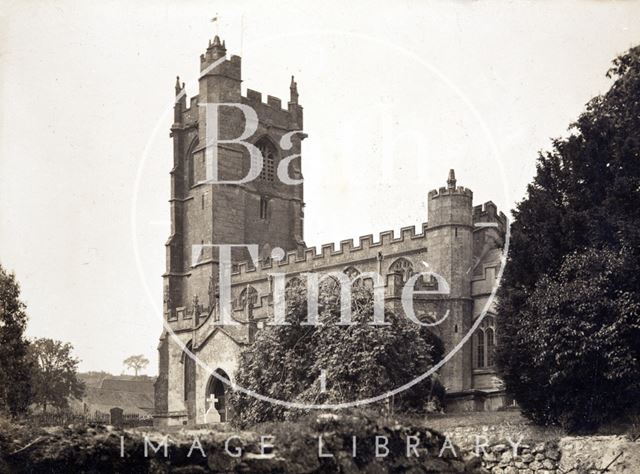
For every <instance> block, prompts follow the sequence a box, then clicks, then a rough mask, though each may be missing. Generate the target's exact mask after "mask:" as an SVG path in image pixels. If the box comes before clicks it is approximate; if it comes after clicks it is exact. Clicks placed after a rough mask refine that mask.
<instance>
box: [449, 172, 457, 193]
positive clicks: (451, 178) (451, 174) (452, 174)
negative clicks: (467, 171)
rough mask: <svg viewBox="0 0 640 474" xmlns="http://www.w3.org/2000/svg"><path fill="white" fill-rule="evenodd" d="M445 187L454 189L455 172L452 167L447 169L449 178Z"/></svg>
mask: <svg viewBox="0 0 640 474" xmlns="http://www.w3.org/2000/svg"><path fill="white" fill-rule="evenodd" d="M447 187H448V188H449V189H456V172H455V170H453V169H450V170H449V178H448V179H447Z"/></svg>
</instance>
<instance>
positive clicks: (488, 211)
mask: <svg viewBox="0 0 640 474" xmlns="http://www.w3.org/2000/svg"><path fill="white" fill-rule="evenodd" d="M473 222H474V223H475V222H497V223H499V224H500V225H501V227H506V225H507V216H505V214H504V213H503V212H502V211H500V212H498V206H496V205H495V204H494V203H493V201H487V202H485V203H484V204H479V205H477V206H473Z"/></svg>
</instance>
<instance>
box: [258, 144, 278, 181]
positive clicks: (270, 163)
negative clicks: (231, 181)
mask: <svg viewBox="0 0 640 474" xmlns="http://www.w3.org/2000/svg"><path fill="white" fill-rule="evenodd" d="M256 146H257V147H258V149H259V150H260V153H262V160H263V161H262V171H261V172H260V179H261V180H262V181H267V182H270V183H272V182H273V181H274V179H275V175H276V150H275V147H274V146H273V145H272V144H271V142H270V141H269V140H266V139H264V140H261V141H260V142H259V143H258V144H257V145H256Z"/></svg>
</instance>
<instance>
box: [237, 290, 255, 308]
mask: <svg viewBox="0 0 640 474" xmlns="http://www.w3.org/2000/svg"><path fill="white" fill-rule="evenodd" d="M247 303H249V305H250V306H251V307H252V308H253V307H254V306H256V305H257V304H258V291H257V290H256V289H255V288H254V287H253V286H247V287H246V288H245V289H244V290H242V291H241V292H240V296H239V297H238V305H239V306H240V307H241V308H246V306H247Z"/></svg>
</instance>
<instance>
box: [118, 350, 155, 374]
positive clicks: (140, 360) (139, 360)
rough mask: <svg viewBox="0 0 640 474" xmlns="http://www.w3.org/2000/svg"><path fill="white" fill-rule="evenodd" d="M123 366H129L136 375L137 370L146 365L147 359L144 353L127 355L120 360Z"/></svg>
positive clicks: (147, 363)
mask: <svg viewBox="0 0 640 474" xmlns="http://www.w3.org/2000/svg"><path fill="white" fill-rule="evenodd" d="M122 363H123V364H124V366H125V367H129V368H130V369H132V370H133V372H134V374H135V375H136V377H137V376H138V372H139V371H140V370H143V369H144V368H145V367H146V366H147V365H149V359H147V358H146V357H145V356H144V355H142V354H139V355H132V356H129V357H127V358H126V359H125V360H124V361H122Z"/></svg>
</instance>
